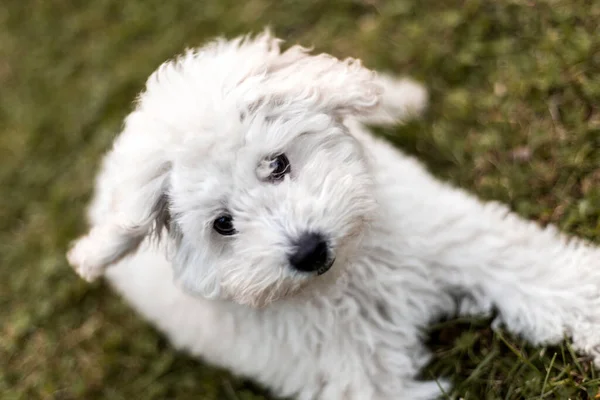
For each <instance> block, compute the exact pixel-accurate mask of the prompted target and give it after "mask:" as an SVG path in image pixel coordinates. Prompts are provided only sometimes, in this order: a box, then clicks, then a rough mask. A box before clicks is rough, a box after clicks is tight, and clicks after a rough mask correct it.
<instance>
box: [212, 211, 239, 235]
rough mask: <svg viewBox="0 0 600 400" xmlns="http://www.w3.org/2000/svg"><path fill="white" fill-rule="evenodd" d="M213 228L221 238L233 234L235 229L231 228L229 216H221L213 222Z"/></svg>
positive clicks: (231, 219)
mask: <svg viewBox="0 0 600 400" xmlns="http://www.w3.org/2000/svg"><path fill="white" fill-rule="evenodd" d="M213 228H215V231H217V233H218V234H220V235H223V236H231V235H233V234H235V232H236V231H235V228H234V227H233V218H232V217H231V215H229V214H225V215H221V216H220V217H219V218H217V219H215V222H213Z"/></svg>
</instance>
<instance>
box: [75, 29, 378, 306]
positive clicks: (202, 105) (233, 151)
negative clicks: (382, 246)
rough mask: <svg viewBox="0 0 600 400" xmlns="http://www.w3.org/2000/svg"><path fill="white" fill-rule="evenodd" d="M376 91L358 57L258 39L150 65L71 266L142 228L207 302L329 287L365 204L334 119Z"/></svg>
mask: <svg viewBox="0 0 600 400" xmlns="http://www.w3.org/2000/svg"><path fill="white" fill-rule="evenodd" d="M244 63H246V65H244ZM377 89H378V88H377V87H376V86H374V85H373V84H372V77H371V74H370V73H369V71H367V70H365V69H363V68H362V67H361V66H360V65H359V64H357V63H355V62H342V61H339V60H337V59H334V58H332V57H329V56H310V55H308V54H307V53H306V51H305V50H304V49H301V48H299V47H293V48H291V49H290V50H288V51H286V52H283V53H281V52H280V51H279V48H278V41H277V40H275V39H273V38H271V37H270V36H269V35H268V34H265V35H262V36H259V37H258V38H256V39H254V40H248V41H244V42H240V41H237V42H235V41H234V42H217V43H214V44H212V45H210V46H208V47H206V48H204V49H203V50H201V51H199V52H196V53H188V54H187V55H186V56H184V57H183V58H181V59H179V60H176V61H174V62H170V63H167V64H165V65H163V66H162V67H161V68H160V69H159V70H158V71H157V72H156V73H155V74H154V75H153V76H152V77H151V78H150V79H149V81H148V84H147V89H146V91H145V92H144V93H143V94H142V95H141V96H140V99H139V103H138V107H137V109H136V110H135V111H134V112H133V113H132V114H131V115H130V116H129V117H128V119H127V121H126V126H125V130H124V132H123V133H122V134H121V136H120V137H119V138H118V139H117V141H116V142H115V147H114V149H113V151H112V152H111V153H109V155H108V156H107V157H106V159H105V164H104V170H103V172H102V174H101V175H100V177H99V181H98V187H97V190H98V193H97V195H96V199H95V202H94V204H93V205H92V208H91V217H92V218H91V219H92V223H93V224H95V225H96V226H95V227H93V229H92V231H91V233H90V235H88V236H87V237H86V238H84V239H83V240H82V241H81V242H80V243H79V244H77V246H76V247H75V249H74V250H73V251H72V254H71V257H70V258H71V261H72V262H73V263H75V264H82V263H84V262H82V261H81V260H82V258H87V260H85V262H87V263H90V254H92V253H95V254H93V256H96V258H95V261H96V264H97V265H100V264H102V265H107V264H111V263H113V262H115V261H116V260H118V259H119V258H121V257H122V256H124V255H125V254H127V253H128V252H130V251H132V250H134V249H135V248H136V247H137V245H138V244H139V243H140V242H141V241H142V240H143V238H144V237H145V236H146V235H148V234H150V233H151V231H152V230H153V228H154V230H155V231H157V232H159V235H160V236H161V240H167V241H168V242H169V246H167V247H168V248H169V252H170V254H169V256H170V259H171V260H172V262H173V267H174V271H175V276H176V279H177V281H178V282H179V283H180V284H181V285H182V286H183V287H185V288H186V289H187V290H188V291H190V292H192V293H195V294H199V295H201V296H204V297H207V298H223V299H229V300H233V301H235V302H238V303H241V304H248V305H252V306H263V305H265V304H268V303H269V302H272V301H274V300H276V299H279V298H281V297H283V296H286V295H288V294H292V293H295V292H297V291H298V290H300V289H301V288H304V287H306V286H309V285H311V283H312V282H319V281H321V282H323V281H327V280H329V281H331V280H332V279H331V277H333V276H337V275H339V273H340V272H342V270H343V268H345V267H347V265H348V262H347V261H348V260H349V259H350V258H351V257H352V252H354V251H356V250H357V248H358V246H359V242H360V237H361V235H362V234H363V232H364V230H365V229H366V228H367V225H368V222H369V220H370V219H371V217H372V214H373V212H374V210H375V200H374V198H373V194H372V193H373V190H372V188H371V176H370V174H369V169H368V165H367V164H366V161H365V157H364V155H363V153H362V149H361V146H360V144H359V143H358V142H357V141H356V139H355V138H353V137H352V136H351V135H350V134H349V133H348V131H347V129H346V127H345V126H344V124H343V122H342V121H343V119H344V118H345V117H347V116H348V115H351V114H356V113H362V112H368V110H370V109H371V108H373V107H375V106H376V104H377V95H378V92H377ZM103 180H105V181H106V182H104V183H103ZM163 227H164V228H166V229H164V230H163V229H162V228H163ZM94 238H95V241H94ZM85 241H87V242H85ZM90 242H91V243H90ZM82 243H83V244H82ZM100 244H103V245H105V249H101V250H98V249H97V248H94V249H93V248H92V246H94V245H95V246H98V245H100ZM108 245H111V246H108ZM78 247H79V249H78ZM82 247H83V249H82ZM86 249H87V253H88V254H84V253H86ZM98 253H101V255H98ZM93 256H92V257H91V259H94V257H93ZM83 268H88V266H84V267H83ZM328 277H329V278H328Z"/></svg>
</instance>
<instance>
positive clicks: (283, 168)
mask: <svg viewBox="0 0 600 400" xmlns="http://www.w3.org/2000/svg"><path fill="white" fill-rule="evenodd" d="M269 168H271V175H269V180H270V181H271V182H279V181H281V180H282V179H283V177H284V176H285V175H286V174H289V173H290V170H291V168H290V160H288V158H287V157H286V155H285V154H279V155H278V156H275V157H274V158H273V159H272V160H271V161H270V162H269Z"/></svg>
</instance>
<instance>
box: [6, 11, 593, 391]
mask: <svg viewBox="0 0 600 400" xmlns="http://www.w3.org/2000/svg"><path fill="white" fill-rule="evenodd" d="M266 24H270V25H271V26H272V27H273V29H274V31H275V32H276V33H277V34H278V35H279V36H281V37H284V38H285V39H287V40H288V42H289V43H296V42H300V43H303V44H305V45H314V47H315V49H316V50H318V51H327V52H331V53H333V54H335V55H337V56H340V57H345V56H355V57H359V58H362V59H363V60H364V61H365V64H366V65H368V66H370V67H373V68H377V69H381V70H388V71H393V72H397V73H401V74H408V75H411V76H414V77H415V78H417V79H419V80H421V81H422V82H424V83H425V84H426V85H427V86H428V87H429V88H430V90H431V99H432V102H431V103H432V104H431V107H430V109H429V111H428V112H427V115H426V117H425V118H424V119H423V120H422V121H419V122H415V123H411V124H409V125H407V126H404V127H400V128H397V129H386V130H379V131H378V133H379V134H381V135H384V136H385V137H387V138H389V139H390V140H392V141H393V142H394V143H395V144H397V145H398V146H399V147H401V148H403V149H405V150H406V151H407V152H409V153H411V154H416V155H418V156H419V157H420V158H421V159H422V160H423V161H424V162H425V163H426V164H427V165H428V166H429V168H430V169H431V170H432V171H433V172H434V173H435V174H436V175H438V176H439V177H441V178H443V179H445V180H449V181H451V182H454V183H455V184H456V185H459V186H461V187H464V188H466V189H468V190H471V191H473V192H475V193H477V194H478V195H479V196H481V197H483V198H485V199H496V200H500V201H503V202H506V203H508V204H509V205H510V206H511V207H512V208H513V209H514V210H515V211H517V212H518V213H519V214H521V215H522V216H525V217H527V218H531V219H535V220H538V221H540V223H542V224H547V223H553V224H557V225H558V226H559V227H560V228H561V229H563V230H564V231H566V232H569V233H572V234H577V235H580V236H582V237H585V238H587V239H590V240H592V241H595V242H596V243H600V108H599V106H600V1H598V0H588V1H586V0H568V1H567V0H539V1H536V0H498V1H493V0H487V1H484V0H404V1H402V0H393V1H384V0H363V1H359V0H335V1H334V0H330V1H327V0H325V1H308V0H303V1H301V0H246V1H234V0H225V1H223V0H210V1H198V0H173V1H162V0H161V1H159V0H146V1H143V2H142V1H133V0H131V1H122V0H91V1H84V0H28V1H26V0H21V1H18V0H3V1H2V2H1V3H0V160H1V161H0V184H1V186H0V188H1V191H0V262H1V265H0V329H1V331H0V397H1V398H2V399H20V398H22V399H41V398H43V399H89V400H93V399H111V400H118V399H128V400H129V399H178V400H184V399H207V400H209V399H215V400H234V399H239V400H250V399H254V400H256V399H266V398H268V396H267V395H265V394H264V392H262V391H261V390H260V389H259V388H257V387H255V386H254V385H252V384H251V383H249V382H246V381H242V380H239V379H236V378H234V377H231V376H230V375H229V374H228V373H227V372H225V371H219V370H215V369H213V368H210V367H207V366H204V365H202V364H201V363H199V362H197V361H196V360H192V359H190V358H188V357H186V356H185V355H183V354H179V353H176V352H175V351H173V349H172V348H171V347H170V346H169V344H168V343H167V342H166V341H165V340H164V339H163V338H161V336H160V335H158V334H157V333H156V332H155V331H154V330H153V329H152V328H151V327H150V326H149V325H148V324H146V323H145V322H144V321H142V320H141V319H140V318H139V317H137V316H136V314H135V313H133V312H132V311H131V310H130V309H129V308H128V307H127V306H126V305H125V304H124V303H123V302H122V301H121V300H120V299H119V298H118V297H117V296H116V295H114V294H113V293H112V292H111V291H110V290H108V288H107V286H106V285H105V284H102V283H99V284H94V285H87V284H85V283H84V282H82V281H81V280H79V279H78V278H77V276H76V275H75V274H74V273H73V272H72V271H71V270H70V269H69V267H68V266H67V263H66V261H65V258H64V253H65V249H66V248H67V246H68V244H69V242H70V241H71V240H72V239H74V238H75V237H76V236H77V235H78V234H80V233H81V232H83V229H84V220H83V211H84V206H85V204H86V202H87V201H88V199H89V197H90V191H91V187H92V177H93V176H94V173H95V170H96V168H97V166H98V160H99V157H100V155H101V154H102V153H103V152H104V151H105V150H106V149H107V148H108V146H109V145H110V143H111V140H112V139H113V138H114V137H115V135H116V134H117V133H118V131H119V128H120V126H121V123H122V120H123V118H124V116H125V115H126V114H127V113H128V111H129V110H130V109H131V102H132V100H133V99H134V96H135V95H136V92H138V91H139V90H141V88H142V86H143V84H144V81H145V78H146V77H147V75H149V73H150V72H152V70H153V69H154V68H156V67H157V66H158V65H159V63H160V62H162V61H163V60H165V59H167V58H169V57H171V56H173V55H174V54H176V53H178V52H180V51H182V50H183V49H184V48H185V47H192V46H197V45H200V44H202V43H203V42H204V41H205V40H207V39H208V38H210V37H212V36H214V35H217V34H226V35H236V34H240V33H245V32H247V31H250V30H253V31H257V30H260V29H261V28H262V27H263V26H264V25H266ZM599 335H600V332H599ZM431 346H432V349H433V350H434V352H435V355H436V357H435V360H434V362H433V363H432V364H431V365H430V366H429V367H428V368H427V369H426V370H425V371H424V372H423V376H424V377H425V378H431V377H432V376H433V377H435V376H447V377H450V378H451V379H453V380H454V381H455V382H456V384H457V386H456V389H455V391H454V392H453V393H451V394H449V396H450V397H455V398H459V397H462V398H464V399H496V398H503V399H525V398H537V399H541V398H548V399H554V398H556V399H567V398H571V399H578V398H581V399H587V398H589V399H593V398H600V394H599V393H600V391H599V386H600V377H599V376H600V371H595V370H594V369H593V368H592V367H591V366H590V364H589V361H588V360H586V358H585V357H581V356H579V355H576V354H574V353H573V352H572V351H571V349H570V348H569V346H568V345H567V344H565V345H563V346H560V347H557V348H547V349H542V348H533V347H530V346H527V345H525V344H524V343H522V342H521V341H520V340H519V339H518V338H515V337H511V336H510V335H507V334H504V333H493V332H492V331H491V330H490V328H489V321H480V320H461V321H448V322H445V323H442V324H439V325H437V326H435V327H433V328H432V332H431Z"/></svg>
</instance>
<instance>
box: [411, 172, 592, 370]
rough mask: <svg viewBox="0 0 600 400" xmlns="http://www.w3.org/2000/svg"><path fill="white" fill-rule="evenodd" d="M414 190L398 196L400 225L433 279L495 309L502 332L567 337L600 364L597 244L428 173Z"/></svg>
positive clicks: (538, 339) (547, 339)
mask: <svg viewBox="0 0 600 400" xmlns="http://www.w3.org/2000/svg"><path fill="white" fill-rule="evenodd" d="M420 189H421V191H420V193H422V195H418V196H417V197H418V198H415V196H414V194H413V200H412V201H410V200H409V199H410V197H408V196H407V197H405V198H404V199H402V203H403V205H402V206H401V207H402V208H404V207H406V209H405V211H404V212H402V217H403V218H405V220H404V221H403V222H402V225H404V226H410V227H411V231H410V232H406V233H405V234H406V235H411V236H412V238H413V239H412V240H411V246H412V247H409V249H410V250H409V251H410V252H415V254H414V256H415V257H419V256H422V255H425V256H426V260H424V261H425V262H426V263H428V264H429V265H431V266H432V277H433V279H434V280H436V281H437V282H438V283H439V284H441V285H442V286H444V287H445V288H447V289H455V290H459V291H465V292H466V293H468V294H469V295H470V296H472V299H473V300H474V301H471V302H470V304H476V305H477V308H479V309H481V310H485V309H490V308H492V307H494V308H496V309H497V310H498V311H499V319H498V321H497V323H500V324H501V325H504V326H505V327H506V328H507V329H508V330H509V331H511V332H513V333H516V334H519V335H521V336H523V337H525V338H526V339H528V340H530V341H531V342H534V343H545V344H551V343H558V342H560V341H561V340H562V339H563V338H564V337H565V336H570V337H572V338H573V342H574V345H575V347H576V348H577V349H578V350H580V351H583V352H586V353H589V354H591V355H593V356H594V359H595V361H596V363H600V250H599V249H598V248H597V247H595V246H593V245H591V244H589V243H586V242H584V241H582V240H579V239H576V238H568V237H566V236H565V235H563V234H561V233H560V232H558V230H557V229H556V228H554V227H547V228H541V227H539V226H538V225H537V224H535V223H533V222H529V221H525V220H523V219H521V218H520V217H518V216H517V215H515V214H513V213H511V212H510V211H509V210H508V209H507V208H506V207H505V206H502V205H500V204H497V203H488V204H483V203H481V202H480V201H479V200H477V199H475V198H473V197H472V196H470V195H467V194H466V193H465V192H462V191H460V190H456V189H452V188H450V187H448V186H446V185H444V184H439V183H437V182H433V181H432V180H431V179H428V180H427V181H425V182H423V185H422V187H421V188H420ZM407 199H408V200H407ZM406 219H408V221H407V220H406ZM411 221H412V222H411Z"/></svg>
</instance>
